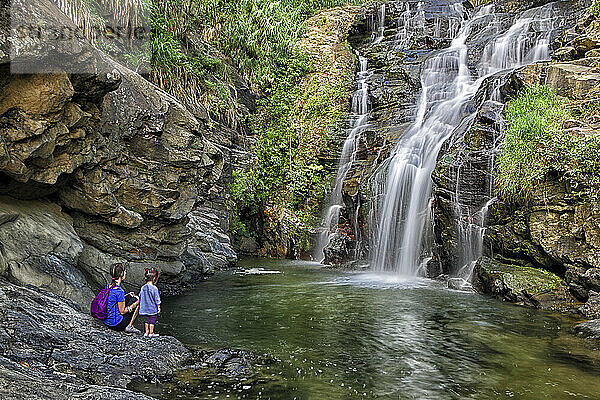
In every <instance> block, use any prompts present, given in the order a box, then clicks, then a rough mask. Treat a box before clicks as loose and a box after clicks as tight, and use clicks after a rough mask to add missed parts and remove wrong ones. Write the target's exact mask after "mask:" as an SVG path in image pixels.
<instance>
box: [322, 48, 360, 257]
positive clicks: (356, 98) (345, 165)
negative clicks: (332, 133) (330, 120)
mask: <svg viewBox="0 0 600 400" xmlns="http://www.w3.org/2000/svg"><path fill="white" fill-rule="evenodd" d="M358 60H359V66H360V68H359V71H358V73H357V75H356V81H357V82H358V89H357V90H356V91H355V92H354V93H353V95H352V109H351V114H350V118H349V119H350V121H351V126H352V128H351V129H350V134H349V135H348V137H347V138H346V140H345V141H344V146H343V147H342V154H341V156H340V159H339V163H338V169H337V173H336V176H335V181H334V185H333V190H332V192H331V197H330V200H329V203H330V205H329V207H328V208H327V211H326V213H325V217H324V218H323V227H324V228H323V231H322V232H321V233H320V235H319V238H318V242H317V246H316V254H315V259H316V260H319V261H322V260H323V259H324V252H323V249H324V248H325V246H327V244H328V243H329V239H330V235H332V234H333V233H335V232H336V230H337V226H338V224H339V218H340V211H341V209H342V207H343V205H344V202H343V199H342V188H343V185H344V180H345V179H346V175H347V174H348V171H349V170H350V168H351V167H352V163H353V162H354V160H355V159H356V150H357V147H358V140H359V138H360V134H361V133H362V132H363V131H364V130H365V129H366V128H367V127H368V118H369V105H368V99H369V86H368V83H367V80H368V79H369V78H370V76H371V73H370V72H369V70H368V69H367V59H366V58H365V57H363V56H361V55H360V54H358Z"/></svg>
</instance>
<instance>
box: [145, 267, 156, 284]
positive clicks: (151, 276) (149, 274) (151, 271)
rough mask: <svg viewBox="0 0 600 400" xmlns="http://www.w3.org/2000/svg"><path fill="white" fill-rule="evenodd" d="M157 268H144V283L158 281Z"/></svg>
mask: <svg viewBox="0 0 600 400" xmlns="http://www.w3.org/2000/svg"><path fill="white" fill-rule="evenodd" d="M158 274H159V272H158V268H156V267H152V268H146V272H145V273H144V278H146V282H150V281H153V282H156V281H157V280H158Z"/></svg>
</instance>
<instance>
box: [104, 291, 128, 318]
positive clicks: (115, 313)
mask: <svg viewBox="0 0 600 400" xmlns="http://www.w3.org/2000/svg"><path fill="white" fill-rule="evenodd" d="M122 301H125V291H124V290H123V289H121V286H114V287H112V288H110V291H109V292H108V302H107V303H106V313H107V314H108V315H107V317H106V319H105V320H104V323H105V324H106V325H108V326H117V325H119V322H121V321H123V316H122V315H121V313H120V312H119V305H118V304H117V303H120V302H122Z"/></svg>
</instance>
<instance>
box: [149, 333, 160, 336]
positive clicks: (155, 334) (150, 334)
mask: <svg viewBox="0 0 600 400" xmlns="http://www.w3.org/2000/svg"><path fill="white" fill-rule="evenodd" d="M159 336H160V335H159V334H158V333H149V334H148V337H159Z"/></svg>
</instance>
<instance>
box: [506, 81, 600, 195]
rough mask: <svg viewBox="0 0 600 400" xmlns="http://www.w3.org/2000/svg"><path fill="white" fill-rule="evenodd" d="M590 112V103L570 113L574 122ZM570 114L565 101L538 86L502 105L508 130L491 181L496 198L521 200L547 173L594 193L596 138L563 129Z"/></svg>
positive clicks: (599, 153)
mask: <svg viewBox="0 0 600 400" xmlns="http://www.w3.org/2000/svg"><path fill="white" fill-rule="evenodd" d="M593 112H594V106H593V105H590V104H588V105H584V106H582V107H580V109H579V110H577V111H576V113H577V114H578V115H579V116H580V118H581V117H585V115H586V114H589V113H593ZM573 113H574V112H572V111H570V109H569V104H568V103H567V102H566V101H563V100H560V99H559V98H558V97H557V96H556V93H554V92H553V91H552V90H551V89H549V88H548V87H547V86H543V85H542V86H538V87H534V88H529V89H526V90H525V91H524V92H523V93H521V94H520V95H519V96H518V97H517V98H516V99H514V100H512V101H511V102H509V103H508V104H507V106H506V109H505V114H506V117H507V119H508V129H507V131H506V138H505V143H504V147H503V148H502V152H501V153H500V156H499V159H498V170H497V180H496V182H497V185H498V189H499V193H500V195H501V196H503V197H505V198H513V199H518V198H526V197H528V196H529V195H530V194H531V193H532V191H533V188H534V187H535V185H536V184H537V183H538V182H540V181H542V180H543V179H544V178H545V177H546V176H547V174H548V173H549V172H551V171H555V172H557V173H559V174H560V176H561V177H562V178H563V179H565V180H567V182H568V183H569V184H570V185H571V186H572V187H573V188H574V189H576V190H577V191H579V192H580V193H583V194H588V195H593V196H596V195H597V193H598V192H599V190H600V137H599V136H598V135H597V134H596V133H594V132H591V134H585V133H582V132H581V131H575V132H574V131H569V130H566V129H563V123H564V121H565V120H567V119H568V118H570V117H571V116H573Z"/></svg>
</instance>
